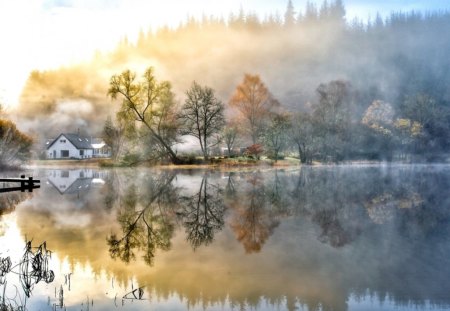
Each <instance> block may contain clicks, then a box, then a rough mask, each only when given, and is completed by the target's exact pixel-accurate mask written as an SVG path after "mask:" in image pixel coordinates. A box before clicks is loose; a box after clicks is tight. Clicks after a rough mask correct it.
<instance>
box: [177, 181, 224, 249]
mask: <svg viewBox="0 0 450 311" xmlns="http://www.w3.org/2000/svg"><path fill="white" fill-rule="evenodd" d="M222 192H223V190H222V188H221V186H220V185H219V184H217V183H211V181H210V179H208V174H207V173H206V174H204V175H203V177H202V181H201V183H200V188H199V189H198V191H197V193H194V194H193V195H185V196H182V197H181V198H180V200H179V208H178V210H177V215H178V216H179V218H180V220H181V222H182V224H183V226H184V227H185V229H186V239H187V240H188V241H189V242H190V244H191V245H192V248H193V249H196V248H197V247H199V246H201V245H208V244H210V243H211V242H212V241H213V240H214V234H215V232H217V231H220V230H221V229H222V228H223V226H224V213H225V204H224V201H223V198H222Z"/></svg>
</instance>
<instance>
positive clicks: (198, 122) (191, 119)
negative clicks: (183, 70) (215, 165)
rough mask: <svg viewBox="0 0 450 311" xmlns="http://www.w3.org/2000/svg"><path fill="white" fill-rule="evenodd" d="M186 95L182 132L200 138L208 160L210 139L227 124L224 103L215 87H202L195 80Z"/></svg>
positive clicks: (181, 116) (182, 113)
mask: <svg viewBox="0 0 450 311" xmlns="http://www.w3.org/2000/svg"><path fill="white" fill-rule="evenodd" d="M186 95H187V98H186V101H185V103H184V105H183V107H182V110H181V114H180V118H181V120H182V122H183V126H182V131H181V132H182V134H184V135H192V136H194V137H196V138H197V139H198V140H199V142H200V148H201V149H202V153H203V157H204V158H205V160H207V159H208V155H209V147H210V146H209V145H208V141H209V139H210V138H212V137H213V136H214V135H218V134H219V133H220V132H221V130H222V128H223V126H224V124H225V117H224V114H223V112H224V105H223V103H222V102H221V101H220V100H218V99H217V98H216V97H215V95H214V90H213V89H211V88H209V87H207V86H204V87H202V86H200V85H199V84H198V83H196V82H195V81H194V82H193V83H192V86H191V88H190V89H189V90H188V91H187V92H186Z"/></svg>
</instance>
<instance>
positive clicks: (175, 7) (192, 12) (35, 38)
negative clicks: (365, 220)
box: [0, 0, 450, 106]
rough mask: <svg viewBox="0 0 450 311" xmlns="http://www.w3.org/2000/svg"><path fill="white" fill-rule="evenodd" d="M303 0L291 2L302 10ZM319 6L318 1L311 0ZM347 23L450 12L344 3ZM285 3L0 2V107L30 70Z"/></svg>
mask: <svg viewBox="0 0 450 311" xmlns="http://www.w3.org/2000/svg"><path fill="white" fill-rule="evenodd" d="M306 1H307V0H292V2H293V4H294V7H295V8H296V10H297V11H298V10H302V9H303V8H304V7H305V3H306ZM311 2H316V3H317V4H318V5H319V6H320V4H321V3H322V0H311ZM343 2H344V4H345V6H346V9H347V15H346V18H347V20H352V19H353V18H354V17H355V16H358V17H359V18H361V19H364V20H367V19H368V18H373V17H374V16H375V15H376V13H377V12H379V13H380V14H381V15H383V16H387V15H388V14H389V13H390V12H392V11H410V10H418V11H433V10H450V0H412V1H408V0H343ZM286 5H287V0H226V1H225V0H164V1H160V0H0V40H1V41H2V43H1V47H0V103H2V104H3V105H5V106H14V105H16V104H17V103H18V100H19V96H20V92H21V90H22V88H23V86H24V84H25V82H26V79H27V77H28V75H29V73H30V72H31V71H32V70H35V69H38V70H46V69H54V68H58V67H60V66H64V65H66V66H68V65H70V64H73V63H77V62H81V61H83V60H89V59H90V58H91V57H92V56H93V55H94V53H95V52H96V51H108V50H112V49H113V48H114V47H115V46H116V44H117V42H118V41H119V40H120V39H121V38H123V37H124V36H125V35H126V36H128V37H129V38H130V39H131V40H133V38H136V37H137V35H138V33H139V31H140V30H145V31H147V30H148V29H150V28H151V29H156V28H158V27H160V26H162V25H168V26H171V27H176V26H177V25H178V24H179V23H180V22H182V21H184V20H186V18H187V17H188V16H196V17H200V16H202V15H203V14H205V15H214V16H223V17H224V18H227V17H228V15H229V14H230V12H234V13H236V12H238V11H239V9H240V8H241V7H242V8H243V9H244V10H245V11H252V12H256V13H257V14H258V15H259V16H260V17H264V16H265V15H267V14H269V13H276V12H278V13H279V14H280V15H281V16H282V15H283V13H284V11H285V9H286Z"/></svg>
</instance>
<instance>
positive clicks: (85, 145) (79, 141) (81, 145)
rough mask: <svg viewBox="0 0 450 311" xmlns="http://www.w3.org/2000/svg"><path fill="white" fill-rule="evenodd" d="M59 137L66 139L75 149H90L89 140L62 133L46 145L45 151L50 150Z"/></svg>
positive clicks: (76, 135)
mask: <svg viewBox="0 0 450 311" xmlns="http://www.w3.org/2000/svg"><path fill="white" fill-rule="evenodd" d="M61 136H64V137H66V138H67V139H68V140H69V141H70V143H71V144H72V145H74V146H75V148H77V149H92V144H91V138H88V137H83V136H81V135H78V134H74V133H62V134H60V135H59V136H58V137H57V138H56V139H54V140H53V141H52V142H51V143H47V144H46V146H47V149H48V148H50V147H51V146H52V145H53V144H54V143H55V142H56V141H57V140H58V139H59V138H60V137H61Z"/></svg>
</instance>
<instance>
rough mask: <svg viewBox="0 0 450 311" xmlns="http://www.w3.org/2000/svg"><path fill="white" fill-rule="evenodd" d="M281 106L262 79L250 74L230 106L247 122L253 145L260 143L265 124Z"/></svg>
mask: <svg viewBox="0 0 450 311" xmlns="http://www.w3.org/2000/svg"><path fill="white" fill-rule="evenodd" d="M279 105H280V104H279V103H278V101H277V100H276V99H275V98H274V97H273V96H272V94H271V93H270V92H269V90H268V89H267V87H266V86H265V85H264V83H263V82H262V81H261V78H260V77H259V76H258V75H250V74H245V76H244V80H243V81H242V82H241V84H239V85H238V86H237V87H236V90H235V92H234V94H233V96H232V97H231V100H230V106H231V107H234V108H236V109H237V110H238V111H239V112H240V114H241V116H242V117H243V118H244V120H245V121H246V123H247V124H246V125H247V129H248V132H249V133H250V136H251V139H252V143H253V144H256V143H257V142H258V138H259V136H260V134H261V132H262V128H263V127H264V124H265V122H266V121H267V120H268V118H269V116H270V115H271V114H272V113H273V112H274V111H275V109H276V108H277V107H278V106H279Z"/></svg>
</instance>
